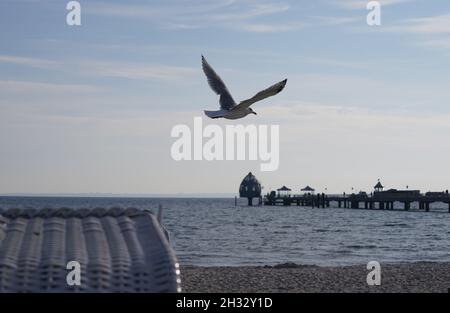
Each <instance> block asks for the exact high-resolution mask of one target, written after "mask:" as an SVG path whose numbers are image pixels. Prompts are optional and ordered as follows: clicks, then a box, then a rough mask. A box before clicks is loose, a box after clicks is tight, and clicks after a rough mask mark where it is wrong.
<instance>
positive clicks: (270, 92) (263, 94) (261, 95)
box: [233, 79, 287, 110]
mask: <svg viewBox="0 0 450 313" xmlns="http://www.w3.org/2000/svg"><path fill="white" fill-rule="evenodd" d="M286 83H287V79H285V80H283V81H281V82H279V83H276V84H275V85H272V86H270V87H269V88H267V89H264V90H262V91H260V92H258V93H257V94H256V95H254V96H253V97H251V98H250V99H247V100H244V101H241V102H240V103H239V104H238V105H237V106H235V107H234V108H233V110H240V109H243V108H248V107H249V106H251V105H252V104H253V103H255V102H258V101H261V100H263V99H265V98H268V97H272V96H275V95H276V94H278V93H280V92H281V91H282V90H283V89H284V87H285V86H286Z"/></svg>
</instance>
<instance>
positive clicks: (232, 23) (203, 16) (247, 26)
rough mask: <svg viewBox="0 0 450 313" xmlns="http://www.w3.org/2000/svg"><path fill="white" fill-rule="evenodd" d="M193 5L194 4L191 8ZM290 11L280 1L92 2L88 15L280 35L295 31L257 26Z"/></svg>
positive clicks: (165, 25) (172, 27)
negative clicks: (259, 20) (272, 16)
mask: <svg viewBox="0 0 450 313" xmlns="http://www.w3.org/2000/svg"><path fill="white" fill-rule="evenodd" d="M191 4H192V5H191ZM289 9H290V7H289V5H287V4H284V3H279V2H268V1H265V2H261V1H235V0H234V1H233V0H229V1H214V2H213V1H200V2H199V1H196V2H192V1H188V2H183V4H182V5H180V4H179V3H171V2H169V4H163V5H159V6H151V7H150V6H143V5H134V4H110V3H101V2H100V3H92V4H90V8H89V11H88V12H89V13H90V14H96V15H104V16H111V17H120V18H149V19H151V20H152V21H153V23H155V24H156V25H158V26H159V27H161V28H163V29H169V30H186V29H198V28H206V27H211V26H213V27H218V28H225V29H232V30H240V31H248V32H281V31H287V30H292V29H296V28H298V27H294V26H292V25H289V24H285V25H280V24H272V23H258V22H257V19H258V18H260V17H266V16H271V15H274V14H281V13H284V12H287V11H288V10H289Z"/></svg>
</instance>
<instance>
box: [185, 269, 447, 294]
mask: <svg viewBox="0 0 450 313" xmlns="http://www.w3.org/2000/svg"><path fill="white" fill-rule="evenodd" d="M368 273H369V270H367V269H366V265H358V266H345V267H318V266H302V265H293V264H285V265H280V266H275V267H190V266H186V267H183V268H182V271H181V275H182V287H183V292H240V293H247V292H333V293H334V292H402V293H406V292H421V293H422V292H445V293H447V292H448V289H449V288H450V263H428V262H420V263H407V264H395V265H383V264H381V285H380V286H368V285H367V282H366V277H367V274H368Z"/></svg>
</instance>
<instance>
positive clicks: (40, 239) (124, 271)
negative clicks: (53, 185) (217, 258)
mask: <svg viewBox="0 0 450 313" xmlns="http://www.w3.org/2000/svg"><path fill="white" fill-rule="evenodd" d="M71 261H76V262H78V263H79V264H80V266H81V284H80V285H74V286H71V285H69V284H68V283H67V281H66V277H67V275H68V274H69V272H70V271H71V269H67V264H68V263H69V262H71ZM178 291H180V278H179V268H178V263H177V260H176V258H175V255H174V253H173V250H172V248H171V247H170V245H169V242H168V236H167V232H166V231H165V229H164V228H163V227H162V226H161V224H160V223H159V222H158V220H157V218H156V216H154V215H153V214H152V213H151V212H148V211H142V210H138V209H126V210H125V209H121V208H112V209H109V210H107V209H102V208H96V209H93V210H88V209H79V210H71V209H67V208H62V209H42V210H33V209H9V210H6V211H3V212H2V211H0V292H178Z"/></svg>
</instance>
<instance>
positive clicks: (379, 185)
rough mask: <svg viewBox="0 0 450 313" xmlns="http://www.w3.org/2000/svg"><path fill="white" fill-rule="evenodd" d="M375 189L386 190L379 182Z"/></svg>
mask: <svg viewBox="0 0 450 313" xmlns="http://www.w3.org/2000/svg"><path fill="white" fill-rule="evenodd" d="M373 188H375V189H380V188H381V189H382V188H384V187H383V185H382V184H381V183H380V182H379V181H378V183H377V184H376V185H375V186H374V187H373Z"/></svg>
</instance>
